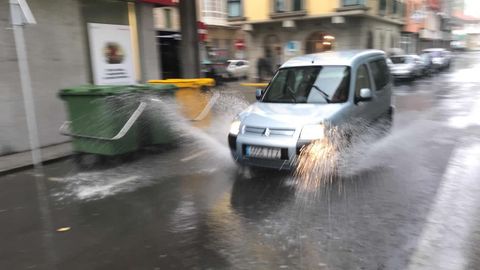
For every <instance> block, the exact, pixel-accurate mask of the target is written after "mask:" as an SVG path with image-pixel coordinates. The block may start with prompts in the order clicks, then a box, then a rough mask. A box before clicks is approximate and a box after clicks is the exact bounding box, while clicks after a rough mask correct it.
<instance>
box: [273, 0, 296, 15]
mask: <svg viewBox="0 0 480 270" xmlns="http://www.w3.org/2000/svg"><path fill="white" fill-rule="evenodd" d="M269 1H271V3H272V12H273V13H283V12H294V11H303V1H304V0H269Z"/></svg>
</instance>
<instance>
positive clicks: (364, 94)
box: [357, 88, 372, 101]
mask: <svg viewBox="0 0 480 270" xmlns="http://www.w3.org/2000/svg"><path fill="white" fill-rule="evenodd" d="M370 100H372V90H370V88H362V89H360V97H359V98H358V100H357V101H370Z"/></svg>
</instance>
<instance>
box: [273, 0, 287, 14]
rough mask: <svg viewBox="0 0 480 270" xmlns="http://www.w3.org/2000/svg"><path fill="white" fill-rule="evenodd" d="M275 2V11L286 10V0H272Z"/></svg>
mask: <svg viewBox="0 0 480 270" xmlns="http://www.w3.org/2000/svg"><path fill="white" fill-rule="evenodd" d="M274 2H275V9H274V10H275V12H285V11H287V7H286V3H285V2H286V0H274Z"/></svg>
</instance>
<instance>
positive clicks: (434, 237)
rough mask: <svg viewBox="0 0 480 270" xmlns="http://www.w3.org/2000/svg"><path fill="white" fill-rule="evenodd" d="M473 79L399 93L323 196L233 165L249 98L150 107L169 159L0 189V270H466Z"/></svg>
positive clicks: (479, 124)
mask: <svg viewBox="0 0 480 270" xmlns="http://www.w3.org/2000/svg"><path fill="white" fill-rule="evenodd" d="M479 73H480V53H478V52H470V53H459V54H457V55H455V57H454V63H453V65H452V67H451V69H450V70H448V71H443V72H441V73H440V74H437V75H435V76H432V77H426V78H421V79H418V80H415V81H413V82H410V81H400V82H397V83H396V85H395V87H394V104H395V107H396V113H395V116H394V124H393V128H392V131H391V132H390V133H389V134H388V135H386V136H384V137H378V138H370V139H369V140H363V141H361V142H359V143H358V144H356V145H355V146H354V147H352V149H350V150H349V151H348V153H347V154H346V155H345V156H344V157H343V158H344V159H343V160H342V161H343V163H342V166H339V173H338V175H337V174H336V175H335V176H332V175H329V176H328V177H331V179H328V181H325V182H322V183H323V184H321V185H312V184H305V183H306V182H302V178H301V177H300V178H299V176H298V175H295V174H292V173H284V172H277V171H260V172H253V173H250V172H241V170H240V169H239V168H238V167H237V165H235V163H234V162H233V160H232V158H231V156H230V150H229V148H228V145H227V134H228V129H229V125H230V121H231V120H232V119H233V118H234V117H235V115H236V114H237V113H238V112H240V111H241V110H242V109H244V108H245V107H247V106H248V104H250V103H252V102H253V101H254V100H255V89H254V88H247V87H240V86H239V84H238V83H236V82H231V83H228V84H227V85H223V86H220V87H217V88H216V89H215V90H214V91H215V92H214V95H217V96H216V98H215V99H216V100H215V101H216V102H215V104H213V105H212V108H211V109H212V112H211V116H209V118H208V123H207V124H205V123H203V122H202V121H198V123H191V122H190V121H187V120H185V119H183V118H182V117H181V116H179V114H178V113H177V112H176V111H175V108H173V106H169V105H168V103H166V102H165V103H164V102H163V101H162V102H157V105H156V106H158V113H159V114H162V117H164V118H168V119H170V122H171V125H172V126H173V128H174V130H175V131H176V135H177V136H178V137H179V141H180V143H179V145H178V146H176V147H169V148H165V149H151V150H148V151H144V152H142V153H140V154H139V155H138V156H136V157H134V158H132V159H131V160H129V161H124V162H121V163H117V164H114V163H112V164H106V165H102V166H79V165H78V164H76V163H75V161H74V159H73V158H68V159H64V160H61V161H57V162H54V163H50V164H48V165H45V166H44V173H45V176H44V177H43V176H37V175H36V174H35V172H34V171H33V170H25V171H18V172H15V173H12V174H8V175H4V176H1V177H0V228H1V229H0V239H1V243H2V244H1V245H0V269H162V270H163V269H479V265H480V257H479V255H480V245H479V244H480V234H479V232H480V196H478V194H480V91H479V89H480V76H479V75H478V74H479ZM87 162H88V160H87ZM320 171H323V170H320ZM304 176H305V175H304ZM309 177H313V178H314V179H318V175H313V176H312V175H309ZM62 228H63V232H62V230H60V232H59V231H57V230H58V229H62Z"/></svg>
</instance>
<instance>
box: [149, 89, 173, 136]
mask: <svg viewBox="0 0 480 270" xmlns="http://www.w3.org/2000/svg"><path fill="white" fill-rule="evenodd" d="M177 90H178V87H177V86H175V85H173V84H162V85H153V84H150V85H146V86H145V91H142V93H143V94H146V95H147V96H148V97H149V98H150V101H149V106H148V108H147V109H146V112H145V114H144V118H143V121H142V126H143V127H144V130H145V131H146V134H144V138H145V139H144V143H145V144H146V145H165V144H171V143H173V142H175V139H176V136H174V132H173V131H172V128H171V124H172V121H173V119H168V116H166V115H165V110H164V108H163V107H164V106H166V104H165V102H167V103H170V102H172V101H173V100H174V98H175V92H176V91H177Z"/></svg>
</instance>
